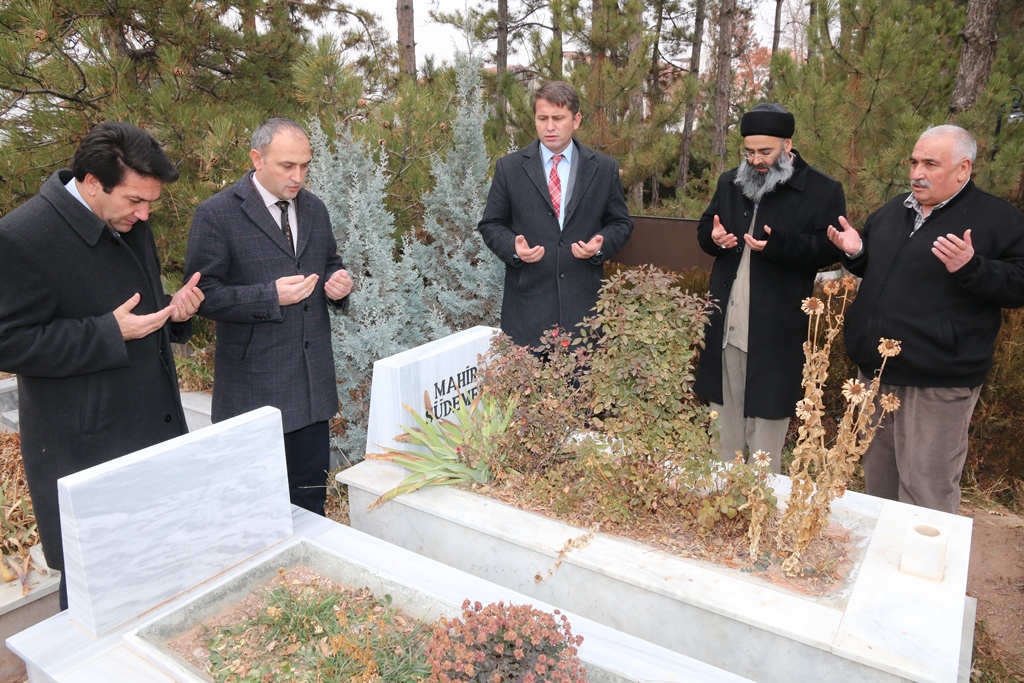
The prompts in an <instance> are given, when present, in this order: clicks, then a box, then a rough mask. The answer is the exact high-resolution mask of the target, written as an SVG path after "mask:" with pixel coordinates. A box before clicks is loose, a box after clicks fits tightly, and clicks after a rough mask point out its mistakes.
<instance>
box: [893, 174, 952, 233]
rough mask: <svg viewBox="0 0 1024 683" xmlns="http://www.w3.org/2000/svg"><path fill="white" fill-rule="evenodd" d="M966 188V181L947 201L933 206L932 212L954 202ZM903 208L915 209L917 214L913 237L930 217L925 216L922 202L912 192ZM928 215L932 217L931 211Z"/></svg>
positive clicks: (904, 201) (904, 202)
mask: <svg viewBox="0 0 1024 683" xmlns="http://www.w3.org/2000/svg"><path fill="white" fill-rule="evenodd" d="M965 187H967V181H966V180H965V181H964V184H963V185H961V186H960V189H959V190H957V191H956V192H954V193H953V194H952V195H950V196H949V197H948V198H947V199H946V200H945V201H941V202H939V203H938V204H936V205H935V206H933V207H932V211H934V210H935V209H941V208H942V207H944V206H945V205H946V204H949V203H950V202H951V201H953V197H955V196H957V195H958V194H960V192H961V191H962V190H963V189H964V188H965ZM903 206H905V207H907V208H908V209H913V210H914V213H915V214H917V215H916V216H914V229H913V230H912V231H911V233H910V234H911V235H913V234H914V233H915V232H917V230H918V228H920V227H921V226H922V225H923V224H924V219H925V218H927V217H928V216H926V215H925V214H924V208H923V207H922V206H921V202H919V201H917V197H915V196H914V193H913V192H911V193H910V194H909V195H908V196H907V198H906V199H904V200H903ZM928 215H929V216H930V215H931V211H929V212H928Z"/></svg>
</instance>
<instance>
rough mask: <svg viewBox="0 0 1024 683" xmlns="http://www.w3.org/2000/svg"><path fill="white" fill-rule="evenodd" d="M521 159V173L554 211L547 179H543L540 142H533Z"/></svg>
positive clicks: (542, 158)
mask: <svg viewBox="0 0 1024 683" xmlns="http://www.w3.org/2000/svg"><path fill="white" fill-rule="evenodd" d="M523 157H524V160H523V172H524V173H525V174H526V175H527V176H528V177H529V178H530V180H531V181H532V182H533V185H534V187H536V188H537V192H539V193H540V195H541V197H543V198H544V201H546V202H547V203H548V207H549V208H550V209H551V210H552V211H554V210H555V205H554V204H552V203H551V193H550V192H548V179H547V178H546V177H544V157H543V156H542V155H541V153H540V140H534V141H533V144H531V145H530V146H529V147H527V148H526V151H524V152H523Z"/></svg>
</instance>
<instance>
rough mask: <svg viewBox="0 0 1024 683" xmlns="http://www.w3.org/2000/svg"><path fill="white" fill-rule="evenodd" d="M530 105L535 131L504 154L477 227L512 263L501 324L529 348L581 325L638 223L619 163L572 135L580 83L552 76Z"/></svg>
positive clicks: (577, 120) (578, 117)
mask: <svg viewBox="0 0 1024 683" xmlns="http://www.w3.org/2000/svg"><path fill="white" fill-rule="evenodd" d="M533 111H534V123H535V124H536V127H537V137H538V140H537V141H536V142H533V143H532V144H530V145H529V146H528V147H526V148H525V149H521V150H519V151H518V152H514V153H512V154H509V155H508V156H505V157H502V158H501V159H498V163H497V164H496V165H495V167H494V180H493V181H492V182H491V189H490V193H489V194H488V196H487V206H486V207H485V208H484V215H483V218H481V219H480V224H479V225H478V226H477V229H478V230H479V231H480V234H481V235H482V236H483V238H484V242H485V243H486V244H487V246H488V247H490V249H491V251H493V252H494V253H495V254H497V256H498V258H500V259H501V260H502V262H503V263H504V264H505V293H504V297H503V299H502V304H501V329H502V330H503V331H504V332H505V333H506V334H507V335H509V336H510V337H511V338H512V340H513V341H514V342H515V343H517V344H519V345H521V346H530V347H533V346H537V345H538V344H539V342H540V338H541V336H542V335H543V334H544V332H546V331H547V330H550V329H551V328H552V327H554V326H556V325H558V326H559V327H561V328H562V329H564V330H566V331H568V332H571V333H573V334H576V333H577V329H576V328H577V326H578V324H579V323H580V322H582V320H583V318H584V317H586V316H587V315H588V314H589V313H590V312H591V309H593V308H594V305H595V304H596V303H597V294H598V290H599V289H600V287H601V277H602V275H603V273H604V265H603V264H604V262H605V261H607V260H608V259H609V258H611V257H612V256H614V255H615V254H616V253H617V252H618V251H619V250H620V249H622V247H623V246H624V245H625V244H626V240H628V239H629V236H630V234H631V233H632V232H633V222H632V221H631V220H630V219H629V212H628V211H627V210H626V200H625V195H624V194H623V191H622V181H621V180H620V179H619V166H618V164H617V163H616V162H615V160H614V159H611V158H610V157H607V156H605V155H603V154H598V153H597V152H595V151H593V150H591V149H589V148H587V147H585V146H583V145H581V144H580V143H579V142H577V141H576V140H574V139H573V132H574V131H575V130H576V129H577V128H579V126H580V121H582V115H581V114H580V100H579V96H578V95H577V94H576V91H575V90H574V89H573V87H572V86H571V85H569V84H568V83H563V82H560V81H555V82H551V83H545V84H544V85H542V86H541V87H540V88H538V90H537V92H536V93H535V94H534V98H533Z"/></svg>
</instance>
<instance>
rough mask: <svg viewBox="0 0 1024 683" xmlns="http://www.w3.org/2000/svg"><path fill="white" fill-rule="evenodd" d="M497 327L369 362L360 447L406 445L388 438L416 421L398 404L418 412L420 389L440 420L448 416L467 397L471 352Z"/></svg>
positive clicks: (472, 385) (472, 377)
mask: <svg viewBox="0 0 1024 683" xmlns="http://www.w3.org/2000/svg"><path fill="white" fill-rule="evenodd" d="M498 332H500V330H498V329H497V328H494V327H484V326H482V325H481V326H477V327H471V328H470V329H468V330H463V331H462V332H456V333H455V334H452V335H449V336H447V337H444V338H443V339H438V340H437V341H432V342H430V343H429V344H423V345H422V346H417V347H416V348H414V349H409V350H408V351H403V352H402V353H397V354H395V355H394V356H389V357H388V358H382V359H381V360H379V361H377V362H376V363H374V364H373V385H372V386H371V390H370V420H369V426H368V428H367V432H366V452H367V453H384V452H386V451H388V450H391V449H393V448H409V445H408V444H399V443H398V442H396V441H395V439H394V437H395V436H397V435H398V434H401V433H402V425H408V426H415V424H416V422H415V420H413V418H412V416H411V415H410V413H409V411H407V410H406V409H405V408H403V407H402V404H403V403H404V404H405V405H407V406H409V407H410V408H414V409H415V410H416V412H417V413H418V414H419V415H420V416H421V417H423V416H424V415H425V413H426V407H425V404H424V399H423V396H424V392H426V394H427V396H428V398H429V400H430V402H431V410H432V411H433V413H434V414H435V415H437V416H438V417H441V418H446V419H452V418H453V416H452V414H451V413H452V411H453V410H454V409H455V408H456V407H457V406H458V404H459V402H460V401H462V400H466V399H468V400H470V401H471V400H473V397H475V396H476V393H477V387H476V362H477V356H478V355H479V354H482V353H484V352H486V351H487V348H488V347H489V346H490V344H491V337H493V336H494V335H495V334H497V333H498Z"/></svg>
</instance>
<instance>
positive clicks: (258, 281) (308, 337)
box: [185, 118, 352, 515]
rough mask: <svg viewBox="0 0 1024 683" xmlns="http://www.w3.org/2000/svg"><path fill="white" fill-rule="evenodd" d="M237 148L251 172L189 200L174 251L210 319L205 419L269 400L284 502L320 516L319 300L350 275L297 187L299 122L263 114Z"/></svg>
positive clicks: (324, 331) (327, 381)
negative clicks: (188, 217)
mask: <svg viewBox="0 0 1024 683" xmlns="http://www.w3.org/2000/svg"><path fill="white" fill-rule="evenodd" d="M249 156H250V159H251V160H252V163H253V168H254V170H253V171H250V172H249V173H247V174H245V176H243V177H242V179H241V180H239V181H238V182H237V183H235V184H234V185H232V186H231V187H229V188H227V189H225V190H223V191H222V192H218V193H217V194H216V195H214V196H213V197H211V198H210V199H208V200H206V201H205V202H203V203H202V204H200V205H199V206H198V207H197V208H196V211H195V214H194V215H193V216H192V230H191V232H190V233H189V238H188V254H187V256H186V258H185V273H186V274H188V273H201V274H202V277H203V283H204V290H205V292H206V300H205V301H204V302H203V305H202V308H201V309H200V311H199V313H200V315H202V316H204V317H207V318H210V319H211V320H216V321H217V351H216V359H215V364H214V381H213V415H212V417H213V421H214V422H219V421H221V420H226V419H228V418H230V417H234V416H235V415H239V414H241V413H244V412H247V411H249V410H253V409H255V408H259V407H260V406H264V405H270V406H274V407H275V408H277V409H278V410H280V411H281V418H282V421H283V427H284V448H285V458H286V460H287V465H288V488H289V494H290V498H291V502H292V503H293V504H294V505H298V506H299V507H301V508H304V509H306V510H310V511H311V512H315V513H317V514H320V515H323V514H324V502H325V501H326V499H327V487H326V484H327V470H328V469H329V468H330V462H329V461H330V430H329V427H328V421H329V420H330V419H331V417H332V416H333V415H334V414H335V413H337V412H338V387H337V384H336V382H335V379H334V354H333V349H332V346H331V325H330V320H329V318H328V313H327V307H328V305H330V306H332V307H334V308H336V309H339V310H341V309H344V308H346V307H347V306H348V303H349V299H348V294H349V292H351V291H352V279H351V278H350V277H349V275H348V271H346V270H345V264H344V263H342V260H341V256H340V255H339V254H338V246H337V243H336V242H335V240H334V233H333V231H332V230H331V219H330V216H328V213H327V207H326V206H324V203H323V202H322V201H320V199H318V198H317V197H316V196H315V195H313V193H311V192H309V191H308V190H306V189H303V184H304V183H305V181H306V174H307V172H308V171H309V164H310V161H311V160H312V158H313V153H312V150H311V148H310V145H309V138H308V137H307V136H306V132H305V131H304V130H303V129H302V127H301V126H300V125H299V124H298V123H296V122H295V121H292V120H290V119H283V118H274V119H268V120H266V121H264V122H263V123H261V124H260V126H259V127H258V128H257V129H256V130H255V131H254V133H253V137H252V150H251V151H250V153H249Z"/></svg>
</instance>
